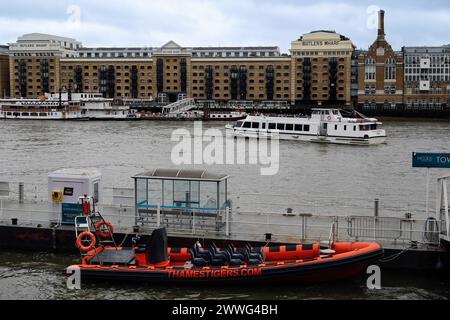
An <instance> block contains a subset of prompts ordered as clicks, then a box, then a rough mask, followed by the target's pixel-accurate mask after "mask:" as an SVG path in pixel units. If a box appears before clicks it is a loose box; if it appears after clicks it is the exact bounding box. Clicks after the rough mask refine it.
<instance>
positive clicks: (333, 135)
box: [225, 109, 386, 145]
mask: <svg viewBox="0 0 450 320" xmlns="http://www.w3.org/2000/svg"><path fill="white" fill-rule="evenodd" d="M381 125H382V123H381V122H379V121H378V120H377V119H375V118H367V117H366V116H364V115H362V114H360V113H358V112H353V114H352V115H351V116H344V115H343V114H342V112H341V110H339V109H312V113H311V115H310V116H284V117H271V116H265V115H257V116H248V117H247V118H246V119H245V120H241V121H237V122H236V123H235V124H234V125H227V126H226V127H225V128H226V132H227V135H228V136H233V137H245V138H279V139H280V140H298V141H309V142H316V143H336V144H353V145H371V144H381V143H384V142H385V141H386V132H385V130H383V129H381Z"/></svg>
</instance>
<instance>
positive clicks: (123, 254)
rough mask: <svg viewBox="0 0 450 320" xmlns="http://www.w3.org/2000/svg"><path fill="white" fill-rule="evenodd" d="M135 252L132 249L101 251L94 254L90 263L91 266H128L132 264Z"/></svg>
mask: <svg viewBox="0 0 450 320" xmlns="http://www.w3.org/2000/svg"><path fill="white" fill-rule="evenodd" d="M134 258H135V252H134V250H133V249H122V250H103V251H102V252H100V253H98V254H96V255H95V256H94V257H93V258H92V259H91V261H90V263H91V264H100V265H105V266H111V265H118V266H128V265H130V264H133V263H134Z"/></svg>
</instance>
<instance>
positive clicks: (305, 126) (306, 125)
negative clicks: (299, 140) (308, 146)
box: [303, 124, 309, 132]
mask: <svg viewBox="0 0 450 320" xmlns="http://www.w3.org/2000/svg"><path fill="white" fill-rule="evenodd" d="M303 131H306V132H309V124H305V125H304V126H303Z"/></svg>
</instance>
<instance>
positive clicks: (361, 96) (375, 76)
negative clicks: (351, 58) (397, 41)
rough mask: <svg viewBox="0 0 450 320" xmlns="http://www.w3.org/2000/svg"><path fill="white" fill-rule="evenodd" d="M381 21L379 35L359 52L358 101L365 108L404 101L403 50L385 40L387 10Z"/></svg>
mask: <svg viewBox="0 0 450 320" xmlns="http://www.w3.org/2000/svg"><path fill="white" fill-rule="evenodd" d="M378 24H379V25H378V36H377V39H376V40H375V42H374V43H373V44H372V45H371V46H370V47H369V50H368V51H367V52H363V53H361V54H360V55H359V56H358V99H357V104H358V107H359V108H362V109H365V110H396V109H398V108H401V107H402V104H403V83H404V81H403V79H404V77H403V67H404V64H403V54H402V53H401V52H395V51H394V50H393V49H392V47H391V46H390V44H389V43H388V42H387V41H386V38H385V31H384V11H380V12H379V19H378Z"/></svg>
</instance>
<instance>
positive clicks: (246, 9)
mask: <svg viewBox="0 0 450 320" xmlns="http://www.w3.org/2000/svg"><path fill="white" fill-rule="evenodd" d="M72 4H75V5H78V6H79V7H80V9H81V13H82V15H81V17H82V25H81V27H80V29H78V30H73V29H70V28H68V27H67V24H66V21H67V18H68V16H67V13H66V9H67V7H68V6H69V5H72ZM370 5H376V6H378V7H381V8H383V9H385V10H386V33H387V38H388V40H389V41H390V42H391V44H392V46H393V47H394V48H395V49H400V48H401V47H402V46H403V45H421V44H423V45H441V44H447V43H450V39H449V35H448V31H447V30H449V28H450V5H449V2H448V0H429V1H426V2H425V1H421V0H411V1H408V2H407V3H406V2H405V1H388V0H370V1H366V0H360V1H349V0H341V1H331V0H328V1H312V0H311V1H307V0H304V1H300V0H297V1H296V0H282V1H275V0H132V1H124V0H109V1H107V0H98V1H92V0H78V1H76V0H62V1H61V0H60V1H39V2H38V1H31V0H16V1H9V2H8V5H6V6H4V7H3V9H2V11H1V12H0V27H1V28H2V30H4V31H3V32H2V33H1V34H0V43H6V42H12V41H14V40H15V39H16V38H17V36H19V35H21V34H22V33H28V32H47V33H52V34H58V35H62V36H71V37H75V38H77V39H78V40H80V41H82V42H83V43H84V44H85V45H86V46H125V45H126V46H131V45H136V46H143V45H147V46H150V45H151V46H159V45H161V44H163V43H164V42H166V41H168V40H170V39H173V40H175V41H177V42H179V43H180V44H181V45H186V46H188V45H189V46H193V45H202V46H207V45H211V46H215V45H258V44H260V45H277V46H280V47H281V49H282V51H283V52H287V51H288V49H289V46H290V42H291V41H292V40H294V39H296V38H298V37H299V36H300V35H301V34H302V33H306V32H309V31H311V30H315V29H331V30H335V31H337V32H339V33H341V34H344V35H346V36H348V37H350V38H351V39H352V41H353V42H354V43H355V45H356V46H357V47H359V48H367V47H368V46H369V45H370V44H371V43H372V42H373V40H374V38H375V36H376V30H371V29H368V28H367V26H366V21H367V19H368V14H367V12H366V10H367V8H368V6H370Z"/></svg>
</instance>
